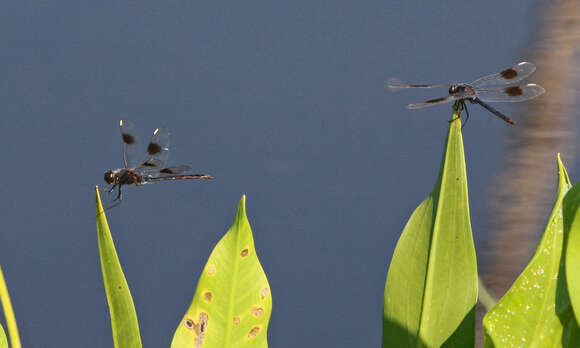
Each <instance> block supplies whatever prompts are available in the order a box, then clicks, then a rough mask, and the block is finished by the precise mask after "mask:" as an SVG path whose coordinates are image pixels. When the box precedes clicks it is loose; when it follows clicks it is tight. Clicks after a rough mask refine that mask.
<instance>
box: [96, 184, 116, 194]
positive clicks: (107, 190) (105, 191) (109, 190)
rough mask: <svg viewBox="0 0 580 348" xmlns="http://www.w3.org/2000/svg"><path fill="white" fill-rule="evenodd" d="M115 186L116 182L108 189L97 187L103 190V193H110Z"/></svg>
mask: <svg viewBox="0 0 580 348" xmlns="http://www.w3.org/2000/svg"><path fill="white" fill-rule="evenodd" d="M115 187H117V184H115V185H113V186H111V188H110V189H102V188H100V187H99V191H100V192H104V193H111V192H113V190H114V189H115Z"/></svg>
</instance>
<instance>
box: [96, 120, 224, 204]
mask: <svg viewBox="0 0 580 348" xmlns="http://www.w3.org/2000/svg"><path fill="white" fill-rule="evenodd" d="M119 124H120V126H121V139H122V141H123V163H124V165H125V167H124V168H119V169H114V170H108V171H106V172H105V182H106V183H107V184H110V185H113V186H112V187H111V188H110V189H108V190H106V192H108V193H112V192H113V191H114V190H115V188H117V189H118V193H117V198H115V199H114V200H113V201H111V202H110V203H114V204H112V205H111V206H109V207H108V208H107V209H110V208H112V207H114V206H117V205H119V204H121V202H122V200H123V195H122V193H121V187H123V186H124V185H135V186H140V185H145V184H149V183H153V182H158V181H168V180H187V179H213V178H212V177H211V176H210V175H207V174H181V173H183V172H186V171H189V170H191V167H190V166H187V165H178V166H172V167H165V162H166V161H167V156H168V154H169V130H168V129H167V127H159V128H157V129H156V130H155V131H154V132H153V136H152V137H151V140H150V141H149V144H148V145H147V157H146V158H145V160H144V161H141V162H139V161H137V159H138V158H139V152H138V144H139V141H138V138H137V136H136V135H135V126H134V125H133V123H132V122H131V121H129V120H126V119H123V120H121V121H120V123H119Z"/></svg>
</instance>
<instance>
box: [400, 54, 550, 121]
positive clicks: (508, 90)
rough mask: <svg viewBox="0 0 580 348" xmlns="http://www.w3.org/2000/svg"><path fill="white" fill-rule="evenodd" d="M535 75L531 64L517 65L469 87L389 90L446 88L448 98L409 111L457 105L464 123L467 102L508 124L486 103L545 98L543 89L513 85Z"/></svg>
mask: <svg viewBox="0 0 580 348" xmlns="http://www.w3.org/2000/svg"><path fill="white" fill-rule="evenodd" d="M534 71H536V66H535V65H534V64H532V63H530V62H520V63H518V64H516V65H514V66H512V67H510V68H507V69H505V70H503V71H502V72H499V73H496V74H491V75H487V76H483V77H481V78H478V79H477V80H475V81H473V82H471V83H453V84H450V85H444V84H435V85H408V84H402V83H397V82H391V83H389V84H388V87H389V88H391V89H399V88H436V87H447V86H448V87H449V95H448V96H446V97H441V98H436V99H431V100H427V101H424V102H420V103H415V104H409V105H408V106H407V107H408V108H409V109H421V108H424V107H427V106H432V105H438V104H443V103H448V102H452V101H454V102H457V103H459V104H460V106H461V108H462V109H465V112H466V115H467V116H466V118H465V122H464V125H465V123H467V120H468V119H469V111H468V110H467V106H466V105H465V102H466V101H469V102H470V103H472V104H479V105H481V106H483V107H484V108H485V109H487V110H488V111H490V112H491V113H492V114H494V115H495V116H497V117H499V118H501V119H502V120H504V121H505V122H507V123H509V124H512V125H513V124H515V122H514V121H513V120H512V119H511V118H509V117H507V116H506V115H504V114H503V113H501V112H499V111H498V110H496V109H495V108H493V107H491V106H490V105H489V104H487V102H490V103H495V102H498V103H499V102H521V101H525V100H530V99H533V98H536V97H537V96H540V95H542V94H544V92H545V91H546V90H545V89H544V88H543V87H542V86H540V85H537V84H535V83H528V84H523V85H514V84H516V83H517V82H520V81H522V80H523V79H525V78H527V77H528V76H530V75H531V74H532V73H533V72H534Z"/></svg>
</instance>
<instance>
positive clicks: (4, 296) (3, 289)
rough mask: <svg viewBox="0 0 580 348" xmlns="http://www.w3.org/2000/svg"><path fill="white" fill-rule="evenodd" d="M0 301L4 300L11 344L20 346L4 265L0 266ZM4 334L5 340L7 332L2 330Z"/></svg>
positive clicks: (13, 346)
mask: <svg viewBox="0 0 580 348" xmlns="http://www.w3.org/2000/svg"><path fill="white" fill-rule="evenodd" d="M0 302H2V309H3V310H4V317H5V318H6V328H7V329H8V335H9V337H10V344H11V345H12V348H20V347H21V344H20V335H19V334H18V326H17V325H16V317H15V316H14V309H12V302H11V301H10V295H9V294H8V287H7V286H6V281H5V280H4V273H3V272H2V267H0ZM2 331H3V330H2ZM2 336H4V340H6V333H4V332H2ZM0 342H1V340H0ZM0 347H1V346H0Z"/></svg>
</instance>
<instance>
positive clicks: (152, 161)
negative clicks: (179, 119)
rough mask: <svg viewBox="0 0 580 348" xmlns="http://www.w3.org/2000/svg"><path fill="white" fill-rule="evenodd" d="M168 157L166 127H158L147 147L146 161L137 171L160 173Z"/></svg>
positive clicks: (167, 133) (167, 132) (167, 131)
mask: <svg viewBox="0 0 580 348" xmlns="http://www.w3.org/2000/svg"><path fill="white" fill-rule="evenodd" d="M168 155H169V130H168V129H167V127H159V128H157V129H156V130H155V131H154V132H153V136H152V137H151V140H150V141H149V144H148V145H147V156H148V158H147V160H146V161H145V162H143V163H142V164H141V165H140V166H139V168H138V170H139V171H140V172H151V171H160V170H161V168H163V166H164V165H165V162H167V156H168Z"/></svg>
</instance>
